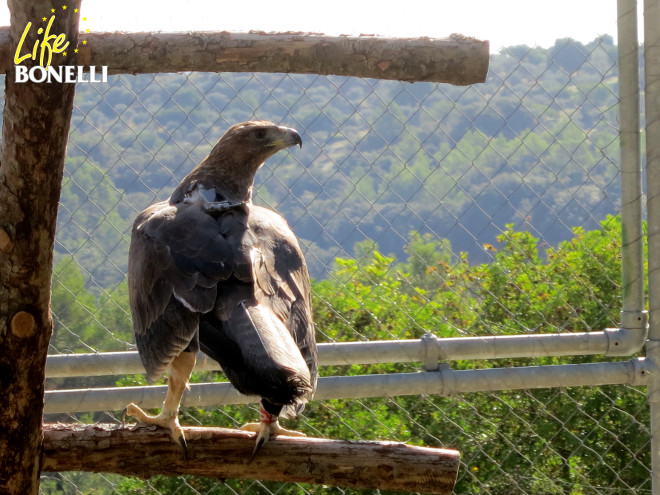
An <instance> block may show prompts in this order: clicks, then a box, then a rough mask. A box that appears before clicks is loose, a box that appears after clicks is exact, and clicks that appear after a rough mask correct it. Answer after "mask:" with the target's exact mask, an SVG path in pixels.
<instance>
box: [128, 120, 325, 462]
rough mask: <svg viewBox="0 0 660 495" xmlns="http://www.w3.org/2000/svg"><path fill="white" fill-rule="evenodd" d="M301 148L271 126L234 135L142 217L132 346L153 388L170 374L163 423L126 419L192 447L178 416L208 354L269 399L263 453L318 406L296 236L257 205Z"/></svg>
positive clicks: (134, 266)
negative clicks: (276, 170)
mask: <svg viewBox="0 0 660 495" xmlns="http://www.w3.org/2000/svg"><path fill="white" fill-rule="evenodd" d="M295 145H299V146H300V147H302V139H301V137H300V134H299V133H298V132H297V131H296V130H295V129H291V128H288V127H283V126H278V125H275V124H273V123H272V122H266V121H250V122H244V123H242V124H237V125H234V126H233V127H231V128H230V129H229V130H228V131H227V132H226V133H225V134H224V135H223V136H222V137H221V138H220V140H219V141H218V143H217V144H216V145H215V147H214V148H213V149H212V150H211V153H210V154H209V155H208V156H207V157H206V158H205V159H204V160H203V161H202V162H201V163H199V165H197V166H196V167H195V168H194V169H193V170H192V171H191V172H190V173H189V174H188V175H187V176H186V177H185V178H184V179H183V181H182V182H181V183H180V184H179V185H178V186H177V187H176V188H175V189H174V192H173V193H172V195H171V196H170V198H169V199H168V200H166V201H162V202H159V203H155V204H153V205H151V206H149V207H148V208H146V209H145V210H144V211H142V212H141V213H140V214H139V215H138V216H137V218H136V220H135V223H134V224H133V229H132V235H131V244H130V249H129V256H128V286H129V300H130V307H131V312H132V316H133V328H134V331H135V340H136V344H137V348H138V351H139V354H140V358H141V361H142V363H143V365H144V368H145V370H146V373H147V377H148V378H149V379H150V380H154V379H157V378H159V377H160V376H162V374H163V373H164V372H165V371H168V388H167V394H166V397H165V401H164V402H163V406H162V410H161V412H160V414H158V415H157V416H153V415H150V414H147V413H146V412H144V411H143V410H142V409H141V408H140V407H139V406H138V405H136V404H135V403H131V404H129V405H128V406H127V407H126V408H125V409H124V411H123V416H124V417H133V418H135V419H137V420H138V421H139V422H141V423H146V424H154V425H159V426H161V427H164V428H168V429H169V430H170V431H171V433H172V437H173V439H174V440H175V441H176V442H178V443H179V444H180V445H181V446H182V447H184V449H185V447H186V439H185V436H184V433H183V430H182V429H181V426H180V423H179V419H178V412H179V405H180V402H181V397H182V395H183V392H184V390H185V388H186V387H187V385H188V381H189V379H190V375H191V373H192V370H193V368H194V366H195V360H196V354H197V352H198V351H199V350H201V351H202V352H204V353H205V354H206V355H208V356H209V357H211V358H212V359H214V360H216V361H217V362H218V363H220V366H221V367H222V369H223V371H224V373H225V374H226V376H227V378H228V379H229V381H230V382H231V383H232V384H233V385H234V387H235V388H236V389H237V390H238V391H239V392H241V393H243V394H247V395H257V396H260V397H261V407H260V414H259V418H260V421H259V422H258V423H248V424H246V425H243V426H242V428H243V429H246V430H249V431H253V432H255V433H257V435H256V443H255V447H254V452H253V456H254V454H256V453H257V451H258V450H259V449H260V447H261V446H262V445H263V444H264V443H265V442H267V441H268V438H269V437H270V436H271V435H278V434H286V435H302V433H300V432H295V431H289V430H286V429H284V428H283V427H282V426H280V424H279V421H278V418H279V417H280V416H282V417H293V416H295V415H297V414H298V413H300V412H301V411H302V409H303V408H304V406H305V404H306V403H307V401H309V400H310V399H311V398H312V396H313V394H314V390H315V388H316V382H317V374H318V373H317V368H318V365H317V361H318V357H317V348H316V340H315V336H314V325H313V322H312V307H311V300H310V281H309V274H308V270H307V265H306V263H305V259H304V257H303V254H302V252H301V249H300V245H299V243H298V241H297V239H296V236H295V235H294V233H293V232H292V230H291V228H290V227H289V225H288V224H287V222H286V220H285V219H284V218H283V217H282V216H280V215H279V214H278V213H276V212H275V211H273V210H270V209H267V208H264V207H261V206H257V205H255V204H253V203H252V188H253V184H254V177H255V174H256V172H257V170H258V169H259V167H261V165H262V164H263V163H264V161H265V160H266V159H268V158H269V157H270V156H272V155H273V154H274V153H276V152H277V151H279V150H283V149H286V148H289V147H291V146H295Z"/></svg>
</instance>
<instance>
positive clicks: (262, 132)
mask: <svg viewBox="0 0 660 495" xmlns="http://www.w3.org/2000/svg"><path fill="white" fill-rule="evenodd" d="M254 137H256V138H257V139H263V138H265V137H266V131H265V130H263V129H255V131H254Z"/></svg>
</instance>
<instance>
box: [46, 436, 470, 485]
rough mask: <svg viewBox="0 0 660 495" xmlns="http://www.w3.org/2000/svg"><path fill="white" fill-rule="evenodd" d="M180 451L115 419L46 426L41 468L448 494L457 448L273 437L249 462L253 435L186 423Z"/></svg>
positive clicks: (168, 438)
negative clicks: (257, 480)
mask: <svg viewBox="0 0 660 495" xmlns="http://www.w3.org/2000/svg"><path fill="white" fill-rule="evenodd" d="M184 432H185V435H186V439H187V442H188V447H187V449H186V451H185V452H184V451H183V450H182V449H181V447H180V446H179V445H178V444H176V443H174V442H173V441H172V438H171V436H170V433H169V431H168V430H164V429H162V428H157V427H140V428H136V429H129V428H124V427H121V426H118V425H112V424H96V425H62V424H60V425H58V424H47V425H44V447H43V470H44V471H94V472H106V473H117V474H122V475H126V476H138V477H140V478H149V477H151V476H154V475H157V474H163V475H179V474H193V475H200V476H210V477H215V478H220V479H227V478H248V479H260V480H266V481H285V482H302V483H320V484H328V485H336V486H343V487H354V488H380V489H383V490H400V491H407V492H410V491H413V492H419V493H439V494H449V493H451V492H452V490H453V487H454V484H455V482H456V475H457V473H458V466H459V461H460V454H459V453H458V451H455V450H449V449H439V448H428V447H416V446H411V445H405V444H401V443H394V442H364V441H360V442H350V441H343V440H326V439H322V438H310V437H276V438H274V439H271V440H270V441H268V443H266V445H265V446H264V447H263V448H262V449H261V451H260V452H259V454H258V455H257V456H256V457H255V458H254V460H252V461H251V462H250V455H251V453H252V449H253V447H254V434H253V433H249V432H246V431H241V430H231V429H225V428H191V427H188V428H184Z"/></svg>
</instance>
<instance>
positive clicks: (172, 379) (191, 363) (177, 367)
mask: <svg viewBox="0 0 660 495" xmlns="http://www.w3.org/2000/svg"><path fill="white" fill-rule="evenodd" d="M194 367H195V353H194V352H186V351H184V352H182V353H181V354H179V355H178V356H177V357H175V358H174V359H173V360H172V364H171V365H170V373H169V377H168V380H167V395H166V396H165V402H163V408H162V410H161V412H160V414H159V415H158V416H152V415H151V414H147V413H146V412H144V411H143V410H142V409H141V408H140V407H139V406H137V405H136V404H134V403H130V404H129V405H128V406H126V409H124V412H123V413H122V416H131V417H133V418H135V419H137V420H138V421H139V422H140V423H145V424H148V425H158V426H161V427H163V428H167V429H169V430H170V431H171V432H172V438H173V439H174V441H175V442H177V443H178V444H179V445H181V446H182V447H183V448H184V449H185V448H186V437H185V436H184V434H183V430H182V429H181V425H180V424H179V405H180V403H181V397H182V396H183V391H184V390H185V389H186V387H188V379H189V378H190V375H191V373H192V370H193V368H194Z"/></svg>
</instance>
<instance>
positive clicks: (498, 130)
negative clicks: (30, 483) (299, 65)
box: [42, 0, 660, 495]
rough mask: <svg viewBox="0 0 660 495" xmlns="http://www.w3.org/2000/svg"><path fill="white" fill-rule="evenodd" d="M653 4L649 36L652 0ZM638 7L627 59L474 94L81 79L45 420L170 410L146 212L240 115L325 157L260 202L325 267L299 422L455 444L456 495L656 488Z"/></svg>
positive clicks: (293, 80) (211, 402)
mask: <svg viewBox="0 0 660 495" xmlns="http://www.w3.org/2000/svg"><path fill="white" fill-rule="evenodd" d="M647 3H648V4H649V5H647V7H646V8H647V9H648V12H647V14H648V16H647V19H649V22H650V23H651V25H653V21H652V20H650V19H652V18H653V19H654V17H653V16H654V15H655V14H653V12H656V11H655V10H653V8H655V4H656V3H657V2H650V1H648V0H647ZM635 6H636V2H634V1H623V0H622V1H620V2H619V30H620V32H619V36H618V43H619V46H618V49H617V47H616V46H615V45H614V43H613V40H612V39H611V38H609V37H606V36H604V37H602V38H599V39H596V40H594V41H593V42H591V43H577V42H574V41H572V40H558V41H557V43H556V44H555V46H554V47H552V48H547V49H545V48H540V47H525V46H518V47H509V48H505V49H502V50H501V52H499V53H494V54H493V55H492V57H491V70H490V73H489V77H488V80H487V81H486V83H485V84H484V85H475V86H471V87H466V88H457V87H449V86H445V85H441V84H429V83H415V84H408V83H406V84H404V83H398V82H393V81H376V80H364V79H354V78H343V77H320V76H318V77H317V76H291V75H284V74H271V75H268V74H220V75H218V74H176V75H141V76H136V77H133V76H110V77H109V79H108V83H107V84H106V85H86V86H81V87H80V88H79V89H78V93H77V97H76V103H75V105H76V107H75V114H74V117H73V122H72V130H71V140H70V144H69V151H68V161H67V167H66V171H65V181H64V186H63V191H62V202H61V209H60V214H59V223H58V234H57V240H56V256H55V262H56V267H55V271H54V278H53V310H54V318H55V323H56V330H55V334H54V336H53V339H52V341H51V351H50V353H49V358H48V363H47V389H48V392H47V397H46V412H47V414H49V416H47V418H48V419H53V420H62V421H84V422H89V421H95V420H100V419H103V420H107V419H108V418H112V419H117V418H116V416H117V411H118V410H119V409H120V408H122V407H123V406H124V405H126V403H128V402H133V401H137V402H141V403H142V404H143V405H144V406H145V407H147V408H151V407H158V406H159V405H160V402H161V401H162V398H163V394H164V386H163V385H161V384H156V385H153V386H146V385H145V383H144V379H143V377H142V375H141V374H142V366H141V363H140V361H139V357H138V356H137V354H136V353H135V352H134V351H133V349H134V347H133V337H132V335H131V331H130V328H131V322H130V316H129V314H128V308H127V304H126V286H125V282H124V278H125V269H126V256H127V249H128V240H129V239H128V236H129V233H130V224H131V221H132V219H133V218H134V216H135V215H136V213H137V212H138V211H140V210H141V209H142V208H144V207H145V206H146V205H147V204H149V203H151V202H153V201H155V200H157V199H163V198H165V197H167V196H168V194H169V192H170V191H171V190H172V187H173V186H174V185H175V184H176V183H177V182H178V180H180V179H181V178H182V177H183V176H184V175H185V174H186V173H187V172H188V171H189V170H190V168H191V167H192V166H193V165H194V164H195V163H197V162H198V161H199V160H200V159H201V158H203V157H204V155H205V154H206V153H207V152H208V150H209V149H210V146H211V145H212V144H213V143H214V142H215V140H216V139H217V138H218V137H219V136H220V134H221V133H222V132H223V131H224V130H225V129H226V128H227V127H228V126H229V125H231V124H234V123H235V122H238V121H242V120H247V119H249V118H255V117H258V118H264V119H269V120H273V121H276V122H282V123H285V124H286V125H289V126H292V127H296V128H297V129H298V130H299V131H300V132H301V133H302V135H303V140H304V142H305V145H304V147H303V148H302V150H297V151H296V152H294V153H292V154H282V155H281V156H279V155H278V156H276V157H273V159H272V160H271V161H269V162H268V163H267V164H266V165H265V166H264V167H263V168H262V170H261V171H260V172H259V175H258V178H257V180H258V184H257V187H256V191H255V200H256V201H258V202H259V203H261V204H265V205H267V206H270V207H273V208H276V209H278V210H279V211H280V212H282V213H283V214H284V216H285V217H286V218H287V221H288V222H289V223H290V225H291V226H292V228H293V229H294V231H296V233H297V234H298V235H299V236H300V237H301V241H302V243H303V244H304V247H305V252H306V257H307V260H308V264H309V265H310V268H311V271H312V274H313V277H314V281H313V289H314V310H315V316H316V322H317V334H318V338H319V340H320V341H321V345H320V347H319V351H320V359H321V364H322V366H323V368H322V370H321V374H322V378H321V379H320V381H319V390H318V393H317V396H316V399H317V400H315V401H313V402H312V403H310V404H309V406H308V408H307V409H306V412H305V415H304V418H302V419H301V420H300V422H301V428H302V429H304V430H305V431H307V432H308V433H310V434H313V435H321V436H330V437H337V438H347V439H375V438H381V439H384V438H387V439H391V440H399V441H408V442H412V443H418V444H428V445H441V446H447V447H455V448H458V449H459V450H461V452H462V460H461V462H462V465H461V471H460V473H459V480H458V484H457V489H456V493H479V494H487V495H495V494H498V495H499V494H502V495H504V494H512V493H513V494H521V495H522V494H525V495H531V494H553V495H554V494H561V495H577V494H589V495H596V494H598V495H600V494H609V493H612V494H614V493H617V494H645V493H654V494H655V493H660V488H658V487H660V485H659V484H658V483H657V480H656V478H657V473H655V471H657V469H655V470H654V471H653V478H654V486H653V488H652V487H651V478H652V469H651V457H652V455H651V451H652V448H651V442H652V440H651V431H655V430H657V428H658V424H656V423H657V422H656V423H654V422H652V420H651V418H650V416H649V410H648V404H647V401H646V397H645V388H644V387H648V390H649V399H650V402H651V404H652V407H654V408H656V409H657V396H658V394H657V390H656V388H654V387H655V385H654V384H655V381H656V380H654V377H655V376H656V375H658V373H657V366H656V364H655V362H656V360H655V359H656V358H655V357H654V356H653V355H652V351H653V350H654V349H656V348H653V345H651V346H650V347H648V350H649V355H648V356H647V357H646V358H644V357H636V356H635V354H636V353H638V352H639V351H640V349H641V348H642V345H643V344H644V342H645V339H646V313H645V312H644V310H645V309H646V308H645V301H644V299H645V298H644V296H645V294H644V284H643V278H644V276H643V273H644V269H645V264H644V260H643V253H644V245H643V244H644V243H643V235H642V224H641V219H642V213H641V207H642V200H643V195H642V193H641V184H642V182H641V171H640V168H641V165H640V157H639V153H636V151H637V152H638V150H639V141H636V139H638V138H639V136H638V132H637V131H638V129H639V121H638V120H636V118H637V119H639V110H635V108H634V106H635V102H637V103H638V102H639V94H638V93H637V89H638V83H637V82H635V78H634V76H635V75H636V74H637V71H638V68H637V66H636V63H637V60H638V56H637V49H638V47H637V37H636V26H635V25H634V22H633V21H634V20H636V11H635ZM612 15H614V13H612ZM656 17H657V16H656ZM658 22H660V19H658ZM652 39H653V38H652V37H651V38H649V37H648V36H647V42H648V41H649V40H652ZM653 53H654V52H652V51H650V52H647V60H646V65H647V67H648V66H649V65H652V64H653V63H654V62H653V60H654V58H652V57H654V55H653ZM653 66H654V67H655V65H653ZM624 74H625V75H628V76H630V77H629V78H626V77H625V75H624ZM651 76H653V74H651V75H649V72H648V71H647V80H646V86H647V88H649V89H648V90H647V95H646V97H647V100H646V101H647V106H648V104H649V94H653V93H652V92H653V90H651V88H650V85H651V84H654V79H652V77H651ZM618 95H620V96H618ZM619 108H620V110H619ZM652 112H653V110H651V109H649V108H647V109H646V117H647V122H649V119H648V117H649V116H652V115H653V113H652ZM619 115H620V116H621V117H620V119H619ZM654 122H655V121H652V122H651V125H654V124H653V123H654ZM647 125H648V124H647ZM650 135H651V134H649V136H647V145H649V144H648V143H649V140H650ZM619 138H621V146H620V147H619ZM649 146H650V145H649ZM647 155H648V157H649V160H651V159H652V158H653V156H654V155H653V154H652V152H649V151H647ZM649 163H650V162H649ZM649 172H651V171H650V170H649ZM654 180H657V177H655V176H653V177H648V184H649V191H651V189H652V188H651V185H652V184H654V183H655V182H654ZM653 197H654V196H652V194H649V202H648V207H649V209H648V217H649V234H652V233H653V232H655V230H657V228H656V227H657V221H655V220H654V219H655V217H654V215H657V209H653V210H652V204H651V203H652V202H653V201H652V199H653ZM621 225H623V228H622V227H621ZM654 229H655V230H654ZM650 240H651V238H649V241H650ZM653 263H655V261H653V257H651V259H650V260H649V264H650V267H651V268H653V267H654V266H655V265H654V264H653ZM622 267H623V270H624V272H623V276H622V274H621V269H622ZM651 272H653V273H651ZM655 272H657V270H655V271H654V270H653V269H651V270H650V272H649V290H650V291H651V292H653V290H657V280H655V278H654V277H656V278H657V273H655ZM654 284H655V285H654ZM654 287H655V289H654ZM651 297H652V301H653V300H654V299H653V294H651ZM656 305H657V303H656ZM655 310H657V308H655V306H654V305H653V303H651V306H650V312H651V320H653V311H655ZM656 320H657V318H656ZM653 328H654V327H653V323H652V324H651V337H652V339H655V340H657V338H656V337H657V335H656V333H657V332H655V333H654V330H653ZM603 329H605V330H603ZM429 332H433V334H434V335H435V336H433V335H428V333H429ZM654 336H655V337H654ZM656 351H657V349H656ZM617 356H618V357H619V359H618V360H617V359H616V358H617ZM621 356H625V357H627V359H626V360H620V357H621ZM420 369H424V370H426V371H423V372H422V371H420ZM194 377H195V381H196V383H193V384H192V385H191V390H190V391H189V392H188V393H187V394H186V395H185V397H184V406H185V407H184V409H183V411H182V418H181V421H182V423H183V424H199V425H206V424H209V425H219V426H237V425H240V424H242V423H244V422H245V421H249V420H254V415H255V410H254V405H250V403H251V402H253V401H254V398H249V397H243V396H240V395H239V394H237V393H236V391H235V390H234V389H233V388H232V387H231V386H230V385H229V384H227V383H224V382H215V383H214V381H215V380H217V379H218V378H217V366H216V365H215V364H214V363H213V362H211V361H210V360H203V359H200V363H199V365H198V368H197V369H196V373H195V375H194ZM246 403H248V405H244V404H246ZM649 425H651V426H649ZM653 452H654V454H653V455H654V456H657V452H660V449H657V448H655V447H654V448H653ZM655 462H658V464H654V465H655V466H660V459H654V463H655ZM324 490H325V491H324ZM652 490H654V491H653V492H652ZM42 492H43V493H45V494H51V493H52V494H60V493H63V494H64V493H65V494H68V493H92V492H94V493H100V494H106V493H107V494H125V493H145V494H154V495H155V494H165V493H179V494H186V495H188V494H202V493H204V494H207V493H208V494H211V493H213V494H216V493H232V494H235V493H261V494H264V495H265V494H271V493H272V494H274V493H278V494H280V493H296V494H301V493H321V492H323V493H325V492H328V493H351V491H350V490H339V489H332V488H328V487H325V488H323V489H320V488H318V487H313V486H306V485H295V486H294V485H291V486H289V485H282V484H274V483H259V482H250V483H247V482H242V481H231V480H229V481H225V482H221V481H218V480H208V479H199V478H195V477H181V478H173V479H170V478H155V479H152V480H148V481H144V480H134V479H128V478H121V477H116V476H112V475H92V474H82V473H56V474H55V475H46V476H45V477H44V479H43V483H42Z"/></svg>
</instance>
